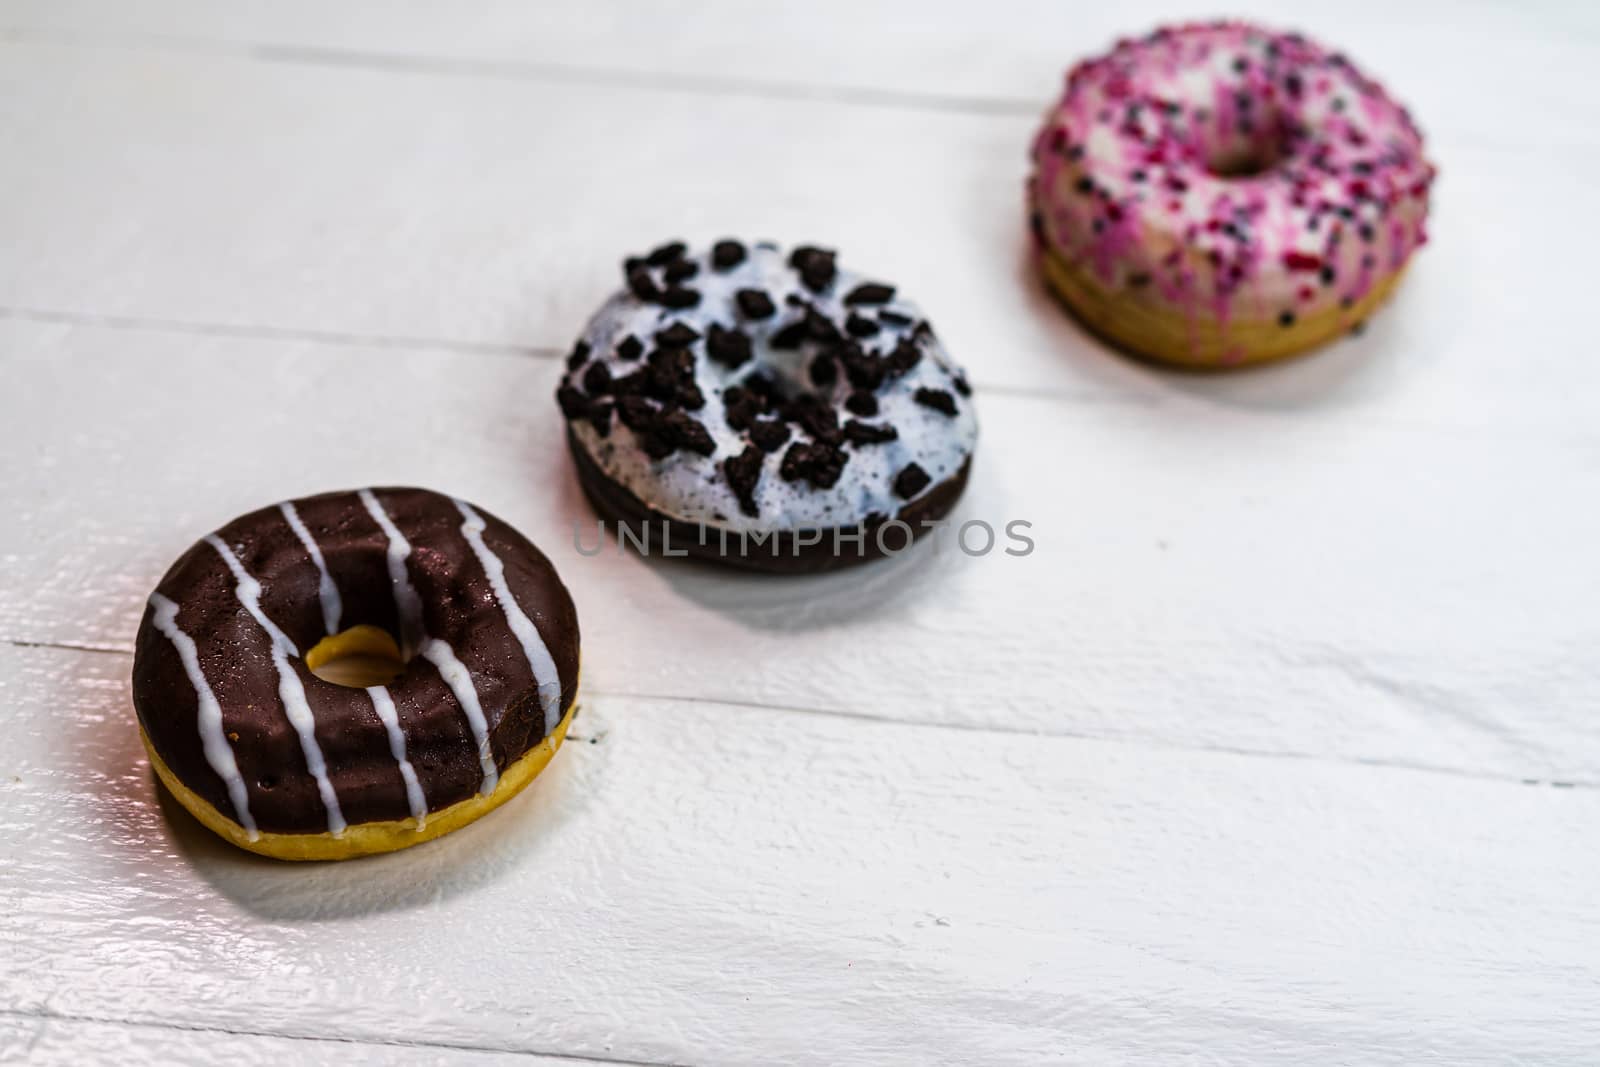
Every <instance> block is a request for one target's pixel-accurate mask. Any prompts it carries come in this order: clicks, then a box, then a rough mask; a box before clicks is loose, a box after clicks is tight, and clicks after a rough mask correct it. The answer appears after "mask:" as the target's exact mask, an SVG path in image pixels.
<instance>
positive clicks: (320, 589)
mask: <svg viewBox="0 0 1600 1067" xmlns="http://www.w3.org/2000/svg"><path fill="white" fill-rule="evenodd" d="M278 510H279V511H282V512H283V517H284V519H285V520H287V521H288V523H289V528H290V529H291V530H293V531H294V535H295V536H296V537H298V538H299V539H300V543H301V544H302V545H304V546H305V550H306V554H307V555H309V556H310V557H311V562H312V563H315V564H316V565H317V596H318V598H320V599H321V601H322V627H323V629H324V630H325V631H326V632H327V633H328V634H329V635H330V636H331V635H332V634H336V633H338V632H339V619H340V617H341V616H343V615H344V602H343V600H342V599H340V597H339V587H338V586H337V585H334V584H333V576H332V575H331V574H329V573H328V564H327V561H326V560H324V559H323V558H322V549H320V548H318V547H317V540H316V538H314V537H312V536H311V531H310V530H308V529H307V528H306V524H305V522H304V521H303V520H302V519H301V518H300V512H299V511H297V510H296V509H295V506H294V501H292V500H285V501H283V503H281V504H279V505H278Z"/></svg>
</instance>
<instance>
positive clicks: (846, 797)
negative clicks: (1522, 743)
mask: <svg viewBox="0 0 1600 1067" xmlns="http://www.w3.org/2000/svg"><path fill="white" fill-rule="evenodd" d="M125 672H126V660H125V659H124V658H123V657H121V656H109V655H101V654H90V653H83V652H70V651H61V650H53V649H31V650H22V649H0V678H4V679H5V680H6V681H5V687H6V696H7V707H8V723H9V726H8V733H7V739H8V743H7V746H6V751H5V754H4V756H3V757H0V758H3V774H0V896H3V898H4V899H5V900H7V901H8V906H7V907H6V908H5V909H3V910H0V942H3V943H4V944H5V945H6V946H7V962H8V964H9V966H8V967H7V968H5V969H4V970H3V971H0V1007H4V1008H5V1009H6V1010H7V1011H8V1012H11V1013H16V1012H34V1011H39V1010H42V1009H44V1008H46V1007H48V1009H49V1010H50V1011H52V1012H56V1013H60V1014H62V1015H67V1016H73V1017H89V1018H96V1019H105V1020H117V1019H122V1020H128V1021H133V1022H140V1023H151V1022H156V1023H159V1022H161V1021H163V1020H174V1019H176V1020H183V1022H184V1023H185V1024H186V1025H196V1026H203V1027H208V1028H220V1029H224V1030H233V1029H245V1030H250V1031H254V1032H261V1033H267V1034H277V1033H286V1034H287V1033H292V1034H297V1035H302V1036H314V1035H318V1034H327V1035H339V1036H343V1037H347V1038H353V1039H357V1040H382V1041H400V1042H404V1041H425V1042H431V1043H435V1044H444V1045H451V1044H468V1045H472V1046H474V1047H489V1048H498V1049H504V1050H533V1051H550V1050H557V1051H560V1052H561V1053H563V1054H566V1055H573V1056H590V1055H593V1056H597V1057H600V1058H622V1059H636V1060H645V1061H652V1062H659V1061H671V1062H681V1061H695V1062H702V1061H707V1060H710V1061H720V1062H753V1061H758V1060H759V1061H763V1062H773V1061H783V1062H796V1063H838V1062H843V1061H845V1060H848V1061H850V1062H853V1063H863V1064H873V1063H892V1062H906V1061H908V1060H910V1061H915V1062H924V1063H962V1062H976V1061H980V1060H982V1061H992V1060H996V1059H1010V1060H1015V1061H1025V1062H1038V1061H1039V1060H1041V1059H1043V1058H1046V1057H1049V1058H1054V1059H1059V1060H1064V1061H1067V1062H1080V1063H1107V1062H1145V1063H1148V1062H1179V1061H1185V1060H1194V1059H1205V1060H1214V1061H1218V1062H1239V1061H1247V1062H1252V1063H1261V1064H1280V1063H1281V1064H1290V1063H1296V1064H1298V1063H1304V1062H1307V1061H1312V1060H1315V1061H1323V1060H1333V1059H1337V1060H1342V1061H1349V1062H1360V1063H1364V1064H1378V1065H1382V1064H1409V1063H1416V1062H1419V1061H1421V1060H1426V1059H1437V1060H1441V1061H1445V1062H1450V1063H1464V1064H1465V1063H1500V1062H1514V1061H1522V1062H1532V1063H1540V1064H1579V1063H1583V1062H1586V1061H1587V1060H1589V1059H1590V1058H1591V1056H1592V1052H1593V1049H1594V1047H1595V1044H1596V1042H1597V1041H1600V1018H1597V1016H1596V1013H1595V1011H1594V1003H1595V993H1596V989H1597V984H1600V972H1597V970H1596V963H1595V961H1596V959H1597V952H1596V950H1597V949H1600V940H1597V938H1600V934H1597V929H1596V926H1595V923H1594V921H1593V908H1592V906H1591V899H1590V898H1591V895H1592V894H1591V890H1592V887H1593V885H1594V884H1595V881H1596V879H1597V878H1600V852H1597V851H1596V850H1595V849H1593V848H1590V847H1587V845H1586V842H1587V841H1588V840H1589V838H1590V836H1591V831H1592V828H1593V825H1594V822H1595V820H1596V818H1600V792H1597V791H1596V790H1593V789H1566V790H1563V789H1552V788H1549V787H1535V786H1523V785H1518V784H1514V783H1498V782H1482V781H1470V780H1464V779H1457V778H1449V777H1443V776H1440V775H1435V774H1422V773H1417V772H1412V771H1402V770H1395V769H1388V768H1363V767H1350V766H1343V765H1334V764H1328V763H1323V762H1319V761H1299V760H1282V759H1265V758H1259V757H1246V756H1237V755H1229V754H1221V753H1189V752H1156V751H1150V750H1148V749H1143V748H1129V747H1127V746H1124V745H1120V744H1114V743H1106V742H1091V741H1084V740H1077V739H1068V738H1041V737H1019V736H1014V735H1009V734H997V733H991V732H988V731H982V730H978V731H971V730H962V731H953V730H947V729H934V728H924V729H916V728H909V727H906V726H904V725H899V724H892V725H891V724H879V723H869V722H861V721H852V720H844V719H837V718H831V717H827V716H801V715H793V714H782V713H776V712H769V711H765V710H761V709H755V708H748V707H738V708H736V707H729V706H723V705H716V704H710V703H703V702H697V701H674V702H660V701H649V700H631V699H621V698H595V697H591V698H589V699H588V700H587V701H586V703H585V707H584V710H583V712H582V713H581V715H580V718H579V720H578V727H579V730H578V732H579V734H580V736H581V737H582V738H584V739H586V740H588V741H589V743H582V742H579V743H577V744H574V745H571V746H570V747H569V749H568V750H567V751H564V752H563V753H562V754H561V755H560V756H559V757H558V759H557V761H556V763H555V764H554V765H553V767H552V769H551V771H550V772H549V773H548V774H547V775H546V776H544V777H543V778H541V779H540V780H539V782H537V783H536V784H535V785H534V786H533V787H532V789H531V791H530V793H529V794H528V795H527V796H525V797H523V798H520V799H519V800H518V801H517V802H516V803H515V804H513V805H512V806H510V807H508V808H507V809H505V810H504V811H502V812H499V813H496V814H495V815H494V816H492V817H491V818H489V819H487V820H485V821H484V822H482V823H479V824H478V825H476V826H474V827H471V828H468V829H467V830H465V831H463V832H461V833H458V834H455V835H452V836H451V837H448V838H445V839H443V840H441V841H440V842H437V843H435V844H432V845H429V846H426V847H425V848H423V849H420V850H418V851H416V852H413V853H401V854H397V855H394V856H389V857H380V858H377V859H374V860H365V861H360V862H357V863H351V864H338V865H323V866H313V867H297V866H289V865H280V864H276V863H273V862H270V861H265V860H260V859H257V858H255V857H251V856H248V855H247V854H244V853H241V852H237V851H235V850H233V849H231V848H229V847H228V846H226V845H223V844H221V843H220V842H218V841H216V840H215V839H214V838H212V837H211V836H210V835H209V834H207V833H206V832H205V831H204V830H201V829H199V828H198V827H197V826H196V825H195V824H194V823H192V822H191V821H190V820H189V819H187V817H185V816H184V815H182V813H181V812H179V811H176V810H175V809H173V808H172V806H171V805H170V803H168V804H166V805H160V804H158V803H157V801H156V798H155V794H154V786H153V783H152V780H151V778H150V775H149V772H148V769H147V767H146V766H145V763H144V758H143V756H142V753H141V751H140V749H139V745H138V742H137V739H136V737H135V734H134V731H133V729H132V726H131V722H130V714H129V709H128V706H127V695H126V678H125ZM1535 872H1536V876H1533V875H1534V874H1535Z"/></svg>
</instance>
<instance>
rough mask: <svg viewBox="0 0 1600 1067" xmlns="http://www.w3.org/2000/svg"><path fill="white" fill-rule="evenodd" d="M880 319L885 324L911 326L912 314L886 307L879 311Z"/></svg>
mask: <svg viewBox="0 0 1600 1067" xmlns="http://www.w3.org/2000/svg"><path fill="white" fill-rule="evenodd" d="M878 321H879V322H881V323H883V324H884V325H885V326H910V325H911V322H912V319H911V316H910V315H902V314H900V312H898V311H889V310H888V309H885V310H883V311H880V312H878Z"/></svg>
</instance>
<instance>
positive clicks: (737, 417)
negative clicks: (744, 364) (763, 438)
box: [722, 385, 767, 430]
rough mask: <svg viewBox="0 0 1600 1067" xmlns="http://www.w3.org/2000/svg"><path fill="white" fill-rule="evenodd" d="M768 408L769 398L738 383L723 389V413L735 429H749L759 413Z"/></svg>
mask: <svg viewBox="0 0 1600 1067" xmlns="http://www.w3.org/2000/svg"><path fill="white" fill-rule="evenodd" d="M766 410H767V398H766V397H764V396H762V395H761V394H760V393H757V392H753V391H751V390H749V389H744V388H741V387H739V386H737V385H735V386H730V387H729V388H727V389H724V390H723V391H722V415H723V418H724V419H726V420H727V422H728V425H729V426H731V427H732V428H733V429H735V430H748V429H749V428H750V426H751V424H752V423H753V422H754V421H755V418H756V416H757V415H759V414H761V413H762V412H764V411H766Z"/></svg>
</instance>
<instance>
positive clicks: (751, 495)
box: [722, 445, 762, 518]
mask: <svg viewBox="0 0 1600 1067" xmlns="http://www.w3.org/2000/svg"><path fill="white" fill-rule="evenodd" d="M761 455H762V454H761V449H760V448H759V447H757V446H756V445H749V446H747V447H746V448H745V450H744V451H743V452H740V453H739V454H738V455H737V456H729V457H728V458H727V459H725V460H723V461H722V476H723V477H724V478H726V479H728V486H729V488H731V489H732V490H733V495H734V496H736V497H738V498H739V510H740V511H742V512H744V513H745V514H746V515H749V516H750V517H751V518H755V517H756V516H758V515H760V514H761V512H760V511H759V510H758V509H757V508H756V497H755V493H756V483H757V482H759V481H760V480H761Z"/></svg>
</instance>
